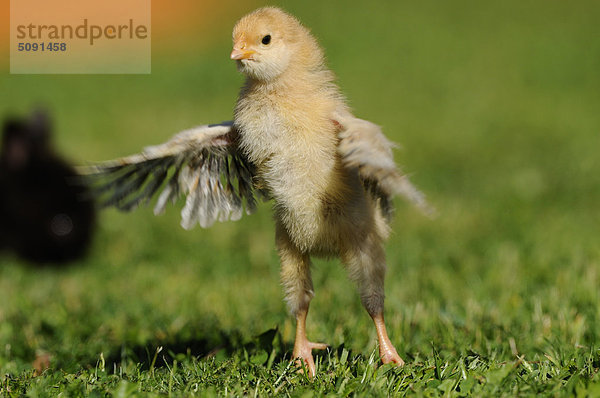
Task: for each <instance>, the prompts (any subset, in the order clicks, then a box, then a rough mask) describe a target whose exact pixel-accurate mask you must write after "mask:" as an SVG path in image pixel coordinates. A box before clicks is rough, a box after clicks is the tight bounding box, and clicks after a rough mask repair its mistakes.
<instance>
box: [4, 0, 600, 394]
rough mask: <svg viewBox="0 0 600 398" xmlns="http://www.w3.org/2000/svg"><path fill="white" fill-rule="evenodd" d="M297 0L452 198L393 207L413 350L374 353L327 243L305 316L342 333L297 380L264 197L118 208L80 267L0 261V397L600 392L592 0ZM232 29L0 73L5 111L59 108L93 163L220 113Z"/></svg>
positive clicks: (402, 311) (599, 45)
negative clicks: (148, 70) (310, 376)
mask: <svg viewBox="0 0 600 398" xmlns="http://www.w3.org/2000/svg"><path fill="white" fill-rule="evenodd" d="M283 6H284V7H286V8H288V9H289V10H290V11H292V12H294V13H295V14H296V15H298V16H299V17H300V18H301V19H302V20H303V21H304V22H305V23H306V24H307V25H308V26H310V27H311V28H312V30H313V32H314V33H315V34H316V35H317V37H318V38H319V40H320V41H321V43H322V44H323V45H324V47H325V48H326V53H327V55H328V59H329V64H330V65H331V66H332V68H333V69H334V70H335V71H336V73H337V75H338V77H339V82H340V84H341V86H342V88H343V91H344V92H345V93H346V95H347V96H348V98H349V99H350V102H351V104H352V106H353V108H354V109H355V111H356V113H357V115H359V116H360V117H364V118H367V119H370V120H373V121H375V122H377V123H378V124H380V125H382V126H383V127H384V129H385V132H386V133H387V135H388V136H389V137H390V138H392V139H393V140H396V141H398V142H401V143H402V144H403V149H402V150H400V151H398V152H397V153H396V158H397V160H398V162H399V163H401V164H402V165H403V166H404V169H405V170H406V171H407V172H409V173H411V174H412V175H413V180H414V181H415V183H417V184H418V185H419V186H420V187H421V188H422V190H423V191H425V192H426V193H427V195H428V197H429V198H430V200H431V202H432V203H433V204H434V205H435V206H436V207H437V208H438V211H439V216H438V217H437V218H436V219H434V220H430V219H428V218H426V217H423V216H422V215H420V214H419V213H418V212H417V211H416V210H415V209H413V208H411V207H410V206H408V205H406V204H405V203H404V202H402V201H400V200H398V201H397V208H398V209H397V213H396V217H395V221H394V223H393V229H394V233H393V234H392V237H391V239H390V241H389V243H388V245H387V253H388V276H387V279H386V293H387V300H386V320H387V323H388V328H389V331H390V335H391V338H392V340H393V341H394V342H395V344H396V346H397V347H398V349H399V351H400V355H401V356H402V357H403V358H404V359H405V360H407V365H406V366H405V367H404V368H401V369H397V368H391V367H388V366H378V362H377V356H376V343H375V341H376V338H375V332H374V328H373V327H372V325H371V322H370V320H369V318H368V316H367V314H366V312H365V311H364V310H363V309H362V308H361V305H360V302H359V299H358V296H357V294H356V292H355V290H354V289H353V288H351V287H352V286H351V284H350V282H348V280H347V278H346V276H345V273H344V270H343V269H342V267H341V266H340V264H339V262H337V261H322V260H317V261H316V262H315V269H314V272H313V277H314V280H315V290H316V297H315V299H314V301H313V304H312V307H311V313H310V314H309V324H308V333H309V337H310V338H311V339H313V340H315V341H326V342H328V343H330V344H331V346H332V349H331V350H329V351H327V352H323V353H320V354H318V356H317V361H318V375H317V377H316V379H315V380H314V381H310V380H307V379H306V378H305V377H304V376H302V375H299V374H296V373H295V371H294V370H293V369H292V368H291V367H290V366H289V357H290V354H291V347H292V344H293V332H294V324H293V322H292V321H291V320H290V319H289V317H288V316H287V314H286V310H285V306H284V304H283V301H282V293H281V289H280V286H279V281H278V261H277V256H276V254H275V251H274V243H273V241H274V236H273V235H274V234H273V226H272V221H271V215H270V205H269V204H265V205H262V206H261V208H260V211H259V212H258V213H257V214H255V215H253V216H252V217H245V218H244V219H242V220H241V221H239V222H236V223H228V224H219V225H215V226H214V227H213V228H211V229H210V230H201V229H200V228H197V229H195V230H193V231H191V232H186V231H184V230H182V229H181V228H180V227H179V214H178V213H179V209H180V208H181V203H180V204H178V205H177V206H174V207H171V208H170V209H169V210H168V211H167V214H166V215H165V216H162V217H158V218H155V217H153V216H152V214H151V210H150V209H140V210H138V211H136V212H134V213H131V214H120V213H117V212H115V211H112V210H109V211H106V212H104V213H103V214H102V215H101V219H100V222H99V229H98V233H97V235H96V239H95V243H94V247H93V249H92V250H91V252H90V254H89V257H88V258H87V259H86V260H85V261H82V262H80V263H76V264H73V265H72V266H70V267H68V268H66V269H60V270H58V269H38V268H34V267H31V266H28V265H26V264H22V263H20V262H19V261H18V260H17V259H15V258H12V257H10V255H3V256H2V257H1V258H0V394H4V395H7V396H21V395H22V394H28V395H29V396H46V395H58V394H60V393H62V394H63V395H62V396H87V395H89V396H104V395H106V394H109V395H115V396H123V397H125V396H135V395H141V396H142V395H143V396H146V395H166V394H169V395H175V396H191V395H196V396H224V395H232V396H239V395H249V396H269V395H274V394H280V395H289V396H304V395H306V396H311V395H322V394H332V395H335V394H337V395H340V396H348V395H365V396H366V395H368V396H389V395H396V394H398V395H413V394H416V395H420V396H467V395H475V396H482V395H483V396H502V395H504V396H515V395H522V396H534V395H577V396H584V395H586V394H587V395H588V396H597V395H598V394H600V383H598V381H599V378H600V376H598V374H597V372H598V370H599V369H600V340H599V337H600V293H599V289H598V288H599V286H600V246H599V245H598V238H599V229H598V225H600V211H599V208H598V204H599V203H600V180H599V176H600V157H599V156H598V150H599V148H600V112H599V111H598V110H600V73H599V71H600V37H599V36H598V27H597V21H598V19H599V17H600V7H599V6H598V3H597V2H594V1H581V2H577V3H576V4H575V3H568V2H563V1H558V0H549V1H544V2H541V1H516V0H514V1H512V0H511V1H507V2H499V3H498V4H491V3H489V2H470V1H455V2H444V3H441V2H434V1H425V2H419V3H418V5H417V3H415V4H412V5H411V4H403V2H392V1H388V2H385V3H383V4H382V3H380V4H375V5H367V3H363V2H358V1H357V2H355V4H352V5H345V6H344V7H343V8H342V7H341V6H340V5H338V4H337V3H335V2H329V3H325V2H322V1H321V2H317V1H307V2H303V3H302V5H300V4H291V3H290V4H288V3H283ZM249 8H251V6H248V5H247V6H245V8H243V9H242V8H241V9H240V12H239V14H241V13H243V12H245V11H246V10H248V9H249ZM233 23H234V20H233V19H232V20H227V21H223V23H222V25H223V26H222V27H216V28H215V30H214V32H213V34H212V36H211V37H210V38H193V40H191V41H189V45H188V47H187V48H186V49H185V51H184V50H182V49H179V50H173V49H170V50H169V49H166V48H158V47H157V48H155V49H154V55H153V65H152V74H151V75H150V76H18V75H12V76H11V75H8V74H7V73H3V74H2V75H1V76H0V104H1V108H0V112H2V113H3V114H5V115H8V114H10V113H15V112H19V113H23V112H26V111H28V109H29V108H30V107H31V106H33V105H35V104H38V103H43V104H46V105H47V106H48V107H49V108H50V110H51V111H52V113H53V116H54V121H55V125H56V137H55V138H56V146H57V148H58V149H59V150H60V151H61V152H63V153H65V154H66V155H68V156H69V157H70V158H71V159H73V160H74V161H76V162H78V163H84V162H88V161H95V160H102V159H108V158H113V157H116V156H121V155H125V154H128V153H130V152H134V151H137V150H139V149H140V148H141V147H143V146H145V145H149V144H154V143H159V142H161V141H162V140H164V139H166V138H167V137H169V136H170V134H172V133H174V132H176V131H178V130H180V129H183V128H187V127H189V126H193V125H195V124H200V123H205V122H215V121H221V120H226V119H228V118H230V115H231V109H232V107H233V104H234V99H235V96H236V95H237V91H238V87H239V85H240V84H241V81H242V79H241V77H240V76H239V75H238V74H237V72H236V71H235V68H234V65H233V64H232V63H231V61H229V60H228V51H229V47H230V29H231V26H232V25H233ZM215 25H219V24H215ZM209 39H210V40H209ZM178 48H179V47H178ZM2 194H5V193H2ZM159 347H162V350H160V349H159ZM159 350H160V352H159ZM45 356H48V357H49V363H50V367H49V368H48V369H47V370H45V371H44V372H43V373H42V374H41V375H37V374H36V373H35V372H34V366H33V364H34V362H35V361H36V358H38V360H39V358H43V357H45Z"/></svg>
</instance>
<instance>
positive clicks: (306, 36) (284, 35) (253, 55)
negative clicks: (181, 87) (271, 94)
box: [231, 7, 323, 81]
mask: <svg viewBox="0 0 600 398" xmlns="http://www.w3.org/2000/svg"><path fill="white" fill-rule="evenodd" d="M231 59H233V60H236V62H237V66H238V70H239V71H240V72H242V73H243V74H245V75H246V76H248V77H250V78H253V79H256V80H260V81H271V80H274V79H277V78H278V77H280V76H281V75H282V74H283V73H284V72H286V71H289V70H291V69H296V70H301V69H302V68H304V69H315V68H317V67H318V66H319V65H322V63H323V55H322V52H321V50H320V48H319V46H318V44H317V43H316V41H315V39H314V38H313V37H312V36H311V34H310V32H309V31H308V30H307V29H306V28H305V27H304V26H302V25H301V24H300V22H299V21H298V20H297V19H296V18H294V17H293V16H291V15H289V14H287V13H286V12H284V11H282V10H281V9H279V8H276V7H265V8H260V9H258V10H256V11H254V12H252V13H250V14H248V15H246V16H244V17H242V19H240V20H239V21H238V22H237V24H236V25H235V27H234V29H233V51H232V52H231Z"/></svg>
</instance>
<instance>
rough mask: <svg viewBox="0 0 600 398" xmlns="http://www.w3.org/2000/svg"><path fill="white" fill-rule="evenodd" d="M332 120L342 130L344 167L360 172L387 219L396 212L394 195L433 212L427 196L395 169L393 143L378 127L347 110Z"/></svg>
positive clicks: (340, 137) (341, 142) (340, 139)
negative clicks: (393, 200) (393, 203)
mask: <svg viewBox="0 0 600 398" xmlns="http://www.w3.org/2000/svg"><path fill="white" fill-rule="evenodd" d="M333 120H334V123H336V125H337V126H338V129H339V132H338V137H339V144H338V152H339V154H340V156H341V158H342V162H343V164H344V165H345V166H346V167H348V168H355V169H357V170H358V174H359V176H360V178H361V180H362V182H363V184H364V186H365V188H366V189H367V190H368V191H369V192H370V193H371V194H372V195H373V196H374V197H375V198H377V199H378V200H379V203H380V206H381V209H382V210H383V213H384V214H385V215H386V216H388V217H389V216H391V213H392V211H393V205H392V197H393V196H394V195H401V196H403V197H405V198H406V199H408V200H409V201H410V202H412V203H413V204H415V205H416V206H417V207H419V208H420V209H421V210H423V211H424V212H425V213H426V214H430V215H431V214H433V213H434V209H433V208H432V207H430V206H429V204H428V203H427V201H426V200H425V195H423V193H421V191H419V190H418V189H417V188H416V187H415V186H414V185H413V184H412V183H411V182H410V180H409V178H408V176H406V175H405V174H402V173H401V171H400V170H399V169H398V167H397V166H396V164H395V162H394V157H393V154H392V148H393V147H394V144H393V143H391V142H390V141H389V140H388V139H387V138H386V137H385V136H384V135H383V133H382V132H381V129H380V127H379V126H377V125H375V124H373V123H371V122H369V121H367V120H362V119H358V118H356V117H354V116H353V115H352V114H351V113H349V112H348V111H345V110H339V111H337V112H335V114H334V116H333Z"/></svg>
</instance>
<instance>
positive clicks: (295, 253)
mask: <svg viewBox="0 0 600 398" xmlns="http://www.w3.org/2000/svg"><path fill="white" fill-rule="evenodd" d="M277 249H278V251H279V257H280V259H281V282H282V284H283V287H284V290H285V300H286V302H287V304H288V308H289V310H290V312H291V314H292V315H293V316H294V317H295V318H296V340H295V342H294V352H293V358H294V359H297V360H298V361H297V363H298V365H300V366H302V362H301V361H303V362H304V366H305V367H306V369H307V370H308V372H309V375H310V376H311V377H313V376H315V374H316V369H315V361H314V359H313V356H312V350H314V349H319V350H322V349H325V348H327V344H322V343H313V342H311V341H308V338H307V337H306V316H307V315H308V306H309V304H310V300H311V299H312V297H313V295H314V293H313V286H312V279H311V276H310V258H309V257H308V255H307V254H303V253H301V252H300V251H299V250H298V249H297V248H296V247H295V246H294V245H293V244H292V243H291V242H290V239H289V237H288V235H287V233H286V232H285V230H283V229H281V228H278V229H277Z"/></svg>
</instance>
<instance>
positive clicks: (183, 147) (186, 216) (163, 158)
mask: <svg viewBox="0 0 600 398" xmlns="http://www.w3.org/2000/svg"><path fill="white" fill-rule="evenodd" d="M80 171H81V172H82V174H83V175H84V176H85V177H86V179H87V180H88V181H89V182H90V185H91V186H92V189H93V191H94V193H95V195H96V196H97V197H98V199H99V201H100V203H101V204H102V205H103V206H105V207H108V206H114V207H116V208H117V209H119V210H123V211H129V210H132V209H134V208H136V207H138V206H139V205H140V204H147V203H148V202H149V201H150V199H151V198H152V197H153V196H154V195H155V194H157V193H158V191H161V193H160V195H159V197H158V200H157V202H156V205H155V207H154V214H160V213H162V212H164V210H165V206H166V204H167V203H168V202H174V201H175V200H176V199H177V198H178V197H179V196H180V195H186V196H187V197H186V202H185V206H184V208H183V210H182V211H181V225H182V226H183V228H185V229H191V228H193V227H194V226H195V225H196V224H197V223H198V224H200V226H201V227H203V228H207V227H209V226H211V225H212V224H213V223H214V222H215V221H216V220H219V221H226V220H238V219H239V218H240V217H241V216H242V212H243V206H244V202H245V206H246V212H247V213H248V214H250V213H252V212H254V210H255V209H256V199H255V194H254V189H253V185H252V175H253V166H252V164H250V162H248V161H247V160H246V159H245V157H244V156H242V155H241V153H240V152H239V151H238V147H237V133H236V131H235V129H234V128H233V126H232V123H231V122H224V123H221V124H213V125H204V126H198V127H195V128H191V129H189V130H185V131H182V132H180V133H178V134H176V135H175V136H174V137H173V138H171V139H170V140H169V141H167V142H166V143H164V144H161V145H156V146H152V147H148V148H145V149H144V151H143V152H142V153H139V154H136V155H131V156H127V157H124V158H120V159H116V160H112V161H107V162H104V163H100V164H98V165H94V166H89V167H84V168H82V169H81V170H80Z"/></svg>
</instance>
